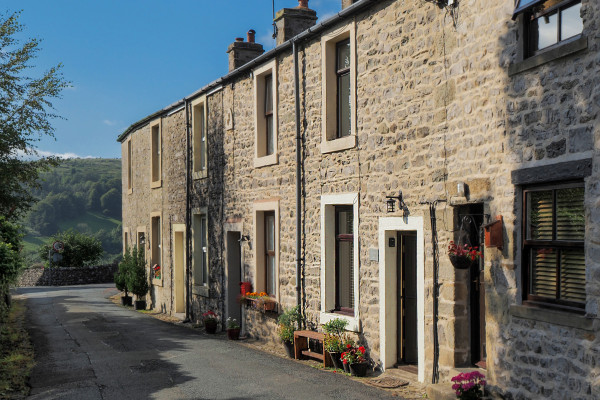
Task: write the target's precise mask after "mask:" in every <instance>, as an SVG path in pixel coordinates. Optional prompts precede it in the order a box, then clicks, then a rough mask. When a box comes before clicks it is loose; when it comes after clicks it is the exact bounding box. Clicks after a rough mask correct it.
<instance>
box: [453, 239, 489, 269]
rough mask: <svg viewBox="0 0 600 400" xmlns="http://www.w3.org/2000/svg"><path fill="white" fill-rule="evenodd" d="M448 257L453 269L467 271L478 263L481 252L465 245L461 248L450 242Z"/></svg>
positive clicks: (476, 248) (477, 248)
mask: <svg viewBox="0 0 600 400" xmlns="http://www.w3.org/2000/svg"><path fill="white" fill-rule="evenodd" d="M448 256H449V257H450V262H451V263H452V265H453V266H454V268H458V269H467V268H470V267H471V265H473V264H475V263H476V262H477V261H479V257H481V251H480V250H479V247H477V246H475V247H472V246H468V245H467V244H464V245H462V246H461V245H457V244H456V243H454V242H453V241H450V244H449V245H448Z"/></svg>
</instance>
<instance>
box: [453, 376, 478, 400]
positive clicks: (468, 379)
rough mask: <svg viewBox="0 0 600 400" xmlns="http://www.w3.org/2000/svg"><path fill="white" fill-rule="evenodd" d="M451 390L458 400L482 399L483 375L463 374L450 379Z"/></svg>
mask: <svg viewBox="0 0 600 400" xmlns="http://www.w3.org/2000/svg"><path fill="white" fill-rule="evenodd" d="M452 382H454V384H453V385H452V390H454V391H455V393H456V398H457V399H460V400H477V399H482V398H483V394H484V388H485V385H486V382H485V375H483V374H481V373H479V372H477V371H472V372H463V373H460V374H458V375H456V376H455V377H453V378H452Z"/></svg>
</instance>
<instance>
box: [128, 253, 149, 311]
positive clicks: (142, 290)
mask: <svg viewBox="0 0 600 400" xmlns="http://www.w3.org/2000/svg"><path fill="white" fill-rule="evenodd" d="M131 257H132V260H133V261H132V264H131V272H130V274H129V282H128V285H129V290H130V291H131V293H133V294H135V295H136V301H135V309H136V310H145V309H146V300H141V299H142V298H143V297H144V296H146V294H147V293H148V289H150V287H149V285H148V276H147V275H146V260H145V257H144V250H143V249H139V250H138V249H137V248H136V247H135V246H134V247H133V251H132V253H131Z"/></svg>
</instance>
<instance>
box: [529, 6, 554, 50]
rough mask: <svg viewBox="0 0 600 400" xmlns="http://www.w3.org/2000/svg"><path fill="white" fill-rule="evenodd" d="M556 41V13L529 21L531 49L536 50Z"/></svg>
mask: <svg viewBox="0 0 600 400" xmlns="http://www.w3.org/2000/svg"><path fill="white" fill-rule="evenodd" d="M557 41H558V14H557V13H554V14H552V15H545V16H543V17H539V18H536V19H534V20H533V21H531V50H532V51H536V50H540V49H543V48H546V47H548V46H551V45H553V44H555V43H556V42H557Z"/></svg>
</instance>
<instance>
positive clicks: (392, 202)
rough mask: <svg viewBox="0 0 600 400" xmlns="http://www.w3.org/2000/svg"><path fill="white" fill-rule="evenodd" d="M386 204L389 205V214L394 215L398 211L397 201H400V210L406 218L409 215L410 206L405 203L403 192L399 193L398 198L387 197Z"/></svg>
mask: <svg viewBox="0 0 600 400" xmlns="http://www.w3.org/2000/svg"><path fill="white" fill-rule="evenodd" d="M385 198H386V199H387V200H386V204H387V212H388V213H393V212H394V211H395V209H396V201H398V209H400V210H402V213H403V215H404V217H406V216H407V215H408V214H409V211H408V206H407V205H406V203H405V202H404V198H403V196H402V190H400V191H399V192H398V196H385Z"/></svg>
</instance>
